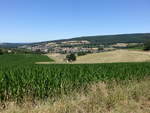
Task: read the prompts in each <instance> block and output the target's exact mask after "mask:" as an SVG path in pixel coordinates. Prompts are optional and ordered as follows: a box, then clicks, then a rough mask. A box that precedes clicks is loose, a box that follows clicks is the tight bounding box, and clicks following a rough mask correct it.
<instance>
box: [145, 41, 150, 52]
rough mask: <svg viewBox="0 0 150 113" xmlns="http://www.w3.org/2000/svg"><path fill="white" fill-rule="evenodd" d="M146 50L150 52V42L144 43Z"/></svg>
mask: <svg viewBox="0 0 150 113" xmlns="http://www.w3.org/2000/svg"><path fill="white" fill-rule="evenodd" d="M144 50H145V51H149V50H150V40H149V41H147V42H145V43H144Z"/></svg>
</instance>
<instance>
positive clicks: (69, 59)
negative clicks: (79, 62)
mask: <svg viewBox="0 0 150 113" xmlns="http://www.w3.org/2000/svg"><path fill="white" fill-rule="evenodd" d="M66 59H67V60H68V61H69V62H71V61H75V60H76V55H75V54H74V53H71V54H69V55H67V56H66Z"/></svg>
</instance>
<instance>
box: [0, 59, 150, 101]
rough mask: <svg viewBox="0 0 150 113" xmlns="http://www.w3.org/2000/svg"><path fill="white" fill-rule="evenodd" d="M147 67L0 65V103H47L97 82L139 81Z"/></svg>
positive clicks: (120, 65) (149, 71) (140, 65)
mask: <svg viewBox="0 0 150 113" xmlns="http://www.w3.org/2000/svg"><path fill="white" fill-rule="evenodd" d="M149 75H150V63H110V64H109V63H108V64H50V65H36V64H27V65H22V63H20V64H19V63H18V65H16V66H14V65H11V64H10V65H8V64H7V62H6V65H4V64H3V65H0V100H1V101H7V100H19V101H21V100H23V98H24V97H31V98H33V99H46V98H48V97H55V96H59V95H61V94H67V93H69V92H71V91H73V90H78V89H80V88H86V85H88V84H90V83H96V82H99V81H112V80H115V81H117V82H120V81H122V80H123V81H126V80H127V81H128V80H131V81H132V80H140V79H142V78H145V77H147V76H149Z"/></svg>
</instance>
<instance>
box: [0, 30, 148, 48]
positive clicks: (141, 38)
mask: <svg viewBox="0 0 150 113" xmlns="http://www.w3.org/2000/svg"><path fill="white" fill-rule="evenodd" d="M80 40H87V41H90V43H91V44H115V43H144V42H145V41H147V40H150V33H134V34H119V35H98V36H82V37H76V38H70V39H62V40H53V41H45V42H36V43H0V47H5V48H15V47H18V46H22V45H39V44H40V45H42V44H45V43H49V42H56V43H60V42H63V41H80Z"/></svg>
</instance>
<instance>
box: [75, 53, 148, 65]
mask: <svg viewBox="0 0 150 113" xmlns="http://www.w3.org/2000/svg"><path fill="white" fill-rule="evenodd" d="M143 61H150V52H143V51H133V50H116V51H110V52H104V53H95V54H88V55H85V56H80V57H78V58H77V61H75V62H74V63H111V62H143Z"/></svg>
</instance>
